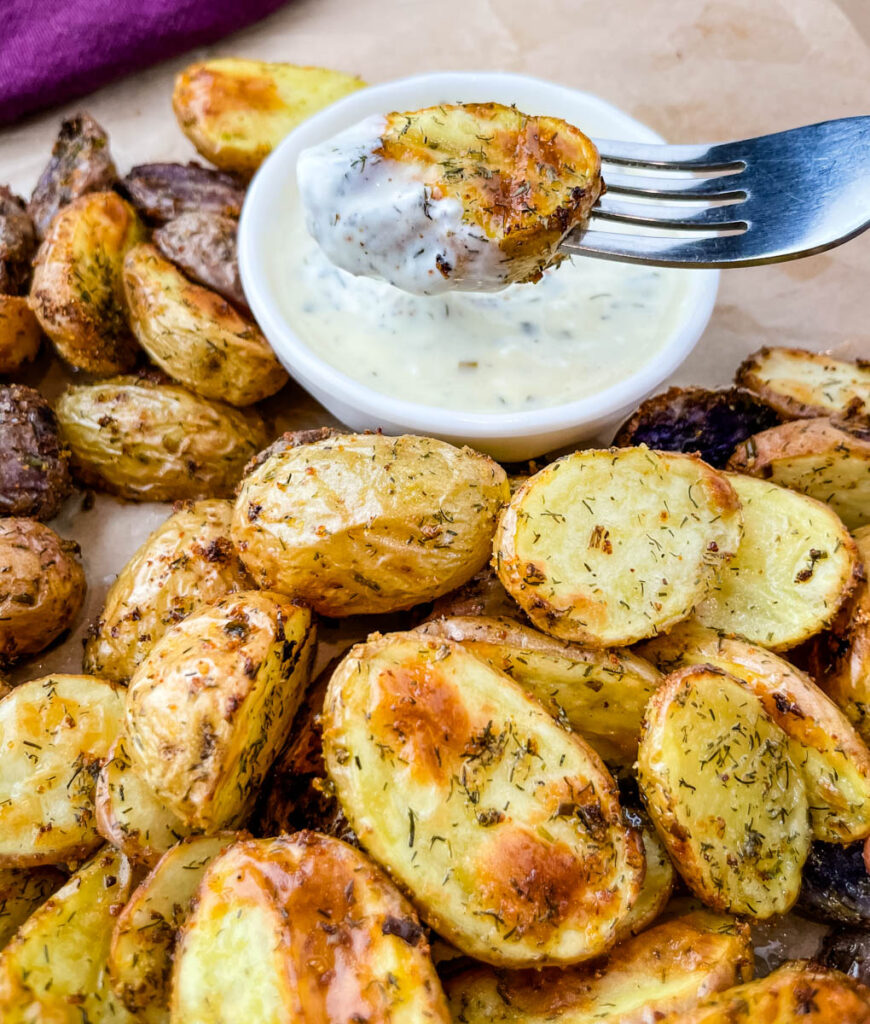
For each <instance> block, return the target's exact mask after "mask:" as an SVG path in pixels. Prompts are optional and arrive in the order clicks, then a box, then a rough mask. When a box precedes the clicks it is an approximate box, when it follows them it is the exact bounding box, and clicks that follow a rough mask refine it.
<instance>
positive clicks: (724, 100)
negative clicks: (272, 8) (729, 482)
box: [0, 0, 870, 952]
mask: <svg viewBox="0 0 870 1024" xmlns="http://www.w3.org/2000/svg"><path fill="white" fill-rule="evenodd" d="M206 54H223V55H227V54H232V55H241V56H251V57H258V58H262V59H271V60H287V61H292V62H295V63H301V64H319V65H326V66H332V67H336V68H340V69H342V70H345V71H351V72H356V73H358V74H360V75H361V76H362V77H363V78H365V79H367V80H368V81H370V82H378V81H385V80H387V79H389V78H394V77H399V76H402V75H408V74H415V73H419V72H421V71H432V70H450V69H461V70H470V69H489V70H502V71H516V72H527V73H530V74H534V75H538V76H541V77H544V78H549V79H552V80H554V81H557V82H560V83H562V84H565V85H569V86H574V87H577V88H581V89H585V90H588V91H591V92H596V93H598V94H599V95H601V96H603V97H604V98H605V99H608V100H610V101H611V102H613V103H615V104H617V105H618V106H620V107H622V108H624V109H625V110H626V111H628V112H629V113H630V114H632V115H634V116H635V117H637V118H639V119H640V120H642V121H645V122H647V123H648V124H649V125H651V126H652V127H653V128H655V129H656V130H657V131H659V132H660V133H661V134H662V135H663V136H664V137H665V138H667V139H669V140H670V141H673V142H687V143H688V142H713V141H721V140H725V139H729V138H739V137H747V136H751V135H755V134H762V133H765V132H772V131H777V130H780V129H785V128H790V127H794V126H796V125H799V124H807V123H810V122H813V121H820V120H825V119H827V118H833V117H844V116H848V115H850V114H864V113H868V108H870V0H609V2H608V0H526V2H523V0H441V2H440V3H438V4H430V3H422V2H412V0H297V2H295V3H291V4H290V5H289V6H288V7H286V8H285V9H283V10H282V11H279V12H278V13H276V14H275V15H273V16H272V17H271V18H269V19H268V20H266V21H264V22H261V23H260V24H259V25H256V26H254V27H252V28H250V29H248V30H246V31H244V32H242V33H240V34H238V35H237V36H235V37H233V38H231V39H227V40H225V41H223V42H222V43H221V44H219V45H217V46H214V47H211V48H209V49H208V50H202V51H197V52H195V53H193V54H190V55H187V56H186V57H184V58H180V59H178V60H173V61H170V62H167V63H166V64H163V65H161V66H159V67H156V68H154V69H152V70H150V71H147V72H145V73H143V74H139V75H137V76H135V77H133V78H130V79H127V80H125V81H123V82H121V83H118V84H116V85H113V86H111V87H108V88H106V89H104V90H101V91H100V92H98V93H96V94H94V95H93V96H91V97H88V98H87V99H86V100H84V101H81V102H77V103H75V104H72V105H70V107H69V109H75V108H77V107H79V106H86V107H87V109H89V110H90V111H91V112H92V113H93V114H94V116H95V117H96V118H97V119H98V120H99V121H100V122H101V123H102V124H103V125H104V126H105V127H106V128H107V130H108V131H109V133H110V135H111V139H112V149H113V153H114V155H115V159H116V162H117V164H118V167H119V169H120V170H121V171H122V173H123V172H124V171H126V170H127V168H128V167H129V166H131V165H132V164H133V163H136V162H144V161H154V160H165V159H183V160H186V159H189V158H192V157H194V156H195V154H194V151H193V148H192V147H191V146H190V144H189V143H188V142H187V141H186V140H185V139H184V137H183V136H182V135H181V133H180V131H179V130H178V129H177V127H176V125H175V122H174V119H173V116H172V113H171V109H170V102H169V100H170V94H171V88H172V79H173V75H174V74H175V72H176V71H177V70H178V69H179V68H181V67H183V66H184V65H185V64H186V63H188V62H189V61H190V60H193V59H196V58H198V57H202V56H204V55H206ZM60 113H61V111H52V112H50V113H48V114H45V115H43V116H40V117H38V118H35V119H32V120H30V121H28V122H26V123H24V124H21V125H19V126H16V127H13V128H10V129H7V130H5V131H3V132H0V181H9V182H10V183H11V184H12V185H13V187H15V188H16V189H17V190H19V191H20V192H22V193H24V194H29V192H30V189H31V188H32V186H33V183H34V181H35V179H36V177H37V175H38V174H39V171H40V170H41V168H42V166H43V164H44V163H45V161H46V159H47V154H48V150H49V148H50V145H51V142H52V139H53V136H54V133H55V131H56V125H57V121H58V118H59V116H60ZM580 127H582V125H581V126H580ZM868 292H870V233H867V234H866V235H864V236H863V237H861V238H858V239H856V240H854V241H852V242H850V243H849V244H848V245H846V246H844V247H842V248H840V249H837V250H834V251H832V252H830V253H825V254H822V255H819V256H815V257H812V258H809V259H805V260H801V261H798V262H795V263H790V264H783V265H780V266H776V267H761V268H752V269H745V270H734V271H729V272H726V273H724V274H723V278H722V285H721V289H720V293H719V302H718V305H717V307H716V311H715V313H714V315H713V319H712V321H711V323H710V326H709V328H708V329H707V331H706V333H705V335H704V337H703V338H702V340H701V342H700V344H699V345H698V347H697V349H696V350H695V352H694V353H693V355H692V356H691V357H690V358H689V360H688V361H687V362H686V364H685V365H684V366H683V367H682V368H681V369H680V371H678V373H677V374H676V375H675V376H674V380H675V381H676V382H679V383H689V382H696V383H704V384H714V385H717V384H725V383H727V382H729V381H730V379H731V376H732V374H733V372H734V369H735V367H736V365H737V363H738V362H739V361H740V360H741V359H742V358H743V357H744V356H745V355H746V354H747V353H749V352H751V351H752V350H754V349H756V348H758V347H759V346H761V345H764V344H783V343H784V344H794V345H798V346H803V347H807V348H812V349H816V350H820V351H821V350H825V351H830V352H832V353H834V354H837V355H842V356H845V357H855V356H859V355H863V356H864V357H868V358H870V300H868ZM33 379H34V380H35V381H36V382H38V383H39V384H40V386H42V387H43V389H44V390H45V392H46V393H47V394H48V395H49V396H53V395H54V394H55V393H56V391H57V389H58V387H59V386H60V384H61V383H62V381H63V379H64V375H63V373H62V372H61V371H60V370H59V369H58V367H57V366H56V365H55V366H51V367H49V366H48V362H47V360H45V359H44V360H43V361H42V363H41V364H40V366H39V367H37V369H36V370H35V371H34V373H33ZM273 404H274V405H275V406H276V407H277V406H280V407H281V408H282V412H283V414H282V415H281V417H280V420H281V425H282V426H287V425H291V424H292V425H293V426H298V425H311V424H316V423H319V422H324V421H325V418H326V417H325V414H324V413H323V412H322V411H321V410H320V409H319V407H318V406H316V404H315V403H314V402H313V401H312V400H310V399H308V398H307V396H305V395H304V394H302V393H301V392H300V391H299V390H298V389H296V388H292V387H291V388H288V389H287V390H286V391H284V392H282V395H281V396H280V398H279V400H278V402H277V403H273ZM372 425H373V426H376V424H372ZM166 512H167V509H166V507H165V506H159V505H142V506H136V505H123V504H121V503H118V502H115V501H114V500H113V499H110V498H106V497H102V496H100V497H98V499H97V502H96V505H95V506H94V508H93V509H92V510H90V511H88V512H81V511H80V501H79V500H78V499H71V501H70V503H69V505H68V508H67V510H66V511H65V513H64V515H63V516H62V517H61V519H60V520H59V522H58V523H57V524H56V525H57V526H58V528H59V529H60V531H61V532H62V533H65V534H66V535H68V536H74V537H75V538H76V539H78V540H79V541H80V542H81V544H82V548H83V557H84V563H85V569H86V572H87V576H88V584H89V592H88V598H87V602H86V607H85V610H84V612H83V614H82V616H81V620H80V623H79V625H78V627H77V628H76V630H75V631H74V633H73V635H72V636H71V637H70V639H69V640H68V641H67V642H66V643H64V644H62V645H60V646H58V647H56V648H55V649H54V650H52V651H50V652H48V653H47V654H46V655H45V656H44V657H43V658H41V659H39V660H38V661H36V662H32V663H30V664H29V665H27V666H25V667H23V668H21V669H20V670H19V671H17V672H16V678H18V679H25V678H33V677H35V676H37V675H40V674H42V673H44V672H48V671H61V670H66V671H75V670H77V669H79V667H80V652H81V636H82V633H83V631H84V629H85V627H86V625H87V623H88V621H90V620H91V619H92V618H93V617H95V616H96V614H97V613H98V611H99V608H100V606H101V604H102V601H103V597H104V595H105V591H106V588H107V586H108V585H109V583H110V582H111V580H112V579H113V578H114V575H115V574H116V573H117V572H118V570H119V569H120V567H121V566H122V565H123V563H124V562H125V561H126V559H127V558H129V556H130V555H131V554H132V553H133V551H134V550H135V549H136V548H137V547H138V545H139V544H140V543H141V541H142V540H143V539H144V538H145V537H146V536H147V534H148V533H149V532H150V530H151V529H153V528H154V526H156V525H157V524H158V523H159V522H160V521H161V520H162V519H163V518H164V517H165V515H166ZM779 930H780V927H779V926H778V925H777V926H774V927H773V931H777V932H778V931H779ZM787 930H788V931H789V932H790V933H791V934H794V929H792V928H789V929H787ZM817 935H818V930H817V929H816V928H815V927H810V926H801V931H800V933H799V938H801V941H802V943H803V945H799V946H798V947H797V949H795V952H811V951H812V949H813V947H814V944H815V941H816V937H817Z"/></svg>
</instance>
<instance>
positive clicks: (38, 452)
mask: <svg viewBox="0 0 870 1024" xmlns="http://www.w3.org/2000/svg"><path fill="white" fill-rule="evenodd" d="M0 438H2V439H3V444H2V447H0V516H32V517H33V518H34V519H53V518H54V517H55V516H56V515H57V514H58V512H60V509H61V506H62V505H63V502H64V499H65V498H66V497H67V495H68V494H69V493H70V491H71V490H72V481H71V480H70V475H69V452H67V451H66V450H65V448H64V447H63V445H62V444H61V443H60V438H59V436H58V426H57V417H56V416H55V415H54V413H53V412H52V409H51V406H50V405H49V404H48V402H46V400H45V399H44V398H43V397H42V395H40V393H39V392H38V391H34V389H33V388H28V387H24V386H23V385H21V384H9V385H6V386H5V387H4V386H2V385H0Z"/></svg>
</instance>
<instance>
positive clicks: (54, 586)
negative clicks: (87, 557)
mask: <svg viewBox="0 0 870 1024" xmlns="http://www.w3.org/2000/svg"><path fill="white" fill-rule="evenodd" d="M78 556H79V546H78V544H76V543H75V541H71V540H63V539H62V538H61V537H59V536H58V535H57V534H56V533H55V532H54V530H52V529H51V528H50V527H48V526H46V525H45V524H44V523H38V522H37V521H36V520H35V519H15V518H12V519H0V580H2V581H3V583H2V589H0V664H4V663H7V664H11V663H12V662H15V661H20V660H21V659H22V658H24V657H26V656H27V655H29V654H36V653H38V652H39V651H41V650H44V649H45V648H46V647H48V645H49V644H50V643H52V642H53V641H54V640H56V639H57V638H58V637H59V636H60V635H61V633H63V632H64V630H66V629H69V627H70V626H71V625H72V623H73V622H74V621H75V618H76V616H77V615H78V613H79V611H80V609H81V607H82V602H83V601H84V598H85V590H86V583H85V574H84V572H83V571H82V567H81V564H80V563H79V557H78Z"/></svg>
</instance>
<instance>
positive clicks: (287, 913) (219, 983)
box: [172, 832, 450, 1024]
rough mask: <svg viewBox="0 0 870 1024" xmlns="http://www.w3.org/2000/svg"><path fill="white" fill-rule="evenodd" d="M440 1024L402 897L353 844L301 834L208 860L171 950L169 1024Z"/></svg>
mask: <svg viewBox="0 0 870 1024" xmlns="http://www.w3.org/2000/svg"><path fill="white" fill-rule="evenodd" d="M294 1019H295V1020H300V1021H302V1020H305V1021H327V1020H338V1019H341V1020H347V1021H366V1022H368V1024H449V1021H450V1016H449V1013H448V1011H447V1004H446V1001H445V998H444V993H443V991H442V989H441V985H440V982H439V981H438V976H437V975H436V973H435V968H434V966H433V965H432V961H431V959H430V957H429V944H428V942H427V941H426V936H425V933H424V931H423V929H422V928H421V927H420V923H419V921H418V920H417V916H416V914H415V913H414V910H413V909H412V907H411V905H410V904H409V903H408V901H407V900H406V899H405V898H404V897H403V896H402V895H401V894H400V893H399V891H398V890H397V889H396V888H395V887H394V886H393V885H392V884H391V883H390V881H389V880H388V879H387V878H386V877H385V876H384V875H383V874H382V873H381V872H380V871H379V870H378V869H377V868H376V867H375V866H374V865H373V864H371V863H369V861H368V860H367V859H366V858H365V856H364V855H363V854H362V853H360V852H359V850H355V849H354V848H353V847H351V846H348V845H347V844H346V843H342V842H341V841H340V840H338V839H331V838H330V837H328V836H321V835H318V834H317V833H316V832H299V833H297V834H296V835H293V836H282V837H281V838H279V839H262V840H249V841H247V842H241V843H237V844H236V845H235V846H233V847H231V848H230V849H229V850H227V851H226V853H224V854H223V855H222V856H220V857H218V858H217V859H216V860H214V861H213V862H212V864H211V865H210V867H209V868H208V870H207V871H206V874H205V878H204V879H203V881H202V884H201V885H200V888H199V893H198V895H197V900H196V906H195V907H194V910H193V913H192V914H191V916H190V919H189V921H188V923H187V925H186V926H185V928H184V930H183V932H182V935H181V940H180V943H179V948H178V951H177V953H176V959H175V970H174V973H173V980H172V1021H173V1024H239V1022H240V1021H258V1022H261V1024H273V1022H274V1024H278V1022H279V1021H280V1022H283V1021H291V1020H294Z"/></svg>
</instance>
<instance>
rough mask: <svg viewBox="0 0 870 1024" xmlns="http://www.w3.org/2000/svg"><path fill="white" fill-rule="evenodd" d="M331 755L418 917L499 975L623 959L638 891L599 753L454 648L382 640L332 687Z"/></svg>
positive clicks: (634, 838) (345, 799)
mask: <svg viewBox="0 0 870 1024" xmlns="http://www.w3.org/2000/svg"><path fill="white" fill-rule="evenodd" d="M322 718H323V753H324V757H325V760H326V767H327V770H328V772H329V776H330V778H331V779H332V781H333V783H334V785H335V789H336V792H337V794H338V798H339V800H340V802H341V805H342V808H343V809H344V812H345V814H346V815H347V818H348V820H349V821H350V824H351V826H352V828H353V830H354V832H355V833H356V835H357V836H358V837H359V841H360V843H361V844H362V846H363V848H364V849H365V850H367V851H368V853H369V854H371V856H372V857H373V858H374V859H375V860H376V861H377V862H378V863H379V864H381V865H382V866H383V867H384V868H386V870H387V871H389V872H390V874H391V875H392V876H393V878H394V879H395V880H396V881H397V882H398V883H399V884H400V885H401V886H403V887H404V889H405V890H406V891H408V892H409V893H410V894H411V896H412V898H413V900H414V902H415V904H416V905H417V907H418V908H419V910H420V913H421V916H422V917H423V918H424V920H426V922H427V923H428V924H429V925H430V926H431V927H432V928H434V929H435V930H436V931H437V932H438V934H439V935H441V937H442V938H445V939H447V940H448V941H449V942H451V943H452V944H453V945H454V946H456V948H457V949H460V950H461V951H462V952H463V953H465V954H466V955H468V956H473V957H476V958H477V959H479V960H484V961H486V962H488V963H492V964H494V965H496V966H503V967H524V966H544V965H546V964H570V963H576V962H577V961H580V960H586V959H589V958H591V957H595V956H599V955H600V954H601V953H604V952H606V950H607V949H608V948H609V947H610V946H612V945H613V943H614V942H615V941H616V939H617V937H618V935H619V932H620V929H621V927H622V925H623V923H624V922H625V920H626V918H627V916H628V914H629V912H630V910H631V908H632V906H633V905H634V904H635V902H636V901H637V898H638V895H639V893H640V889H641V884H642V882H643V877H644V866H645V862H644V854H643V849H642V846H641V842H640V836H639V834H638V833H637V832H636V831H635V830H634V829H632V828H630V827H629V826H628V825H626V824H625V822H624V821H623V818H622V811H621V808H620V805H619V800H618V797H617V791H616V786H615V784H614V782H613V779H612V778H611V776H610V775H609V774H608V772H607V770H606V769H605V767H604V765H603V763H602V762H601V760H600V759H599V758H598V755H597V754H596V753H595V752H594V751H593V750H592V748H591V747H589V746H587V744H586V743H585V742H584V741H583V740H582V739H581V738H580V737H579V736H576V735H574V734H573V733H571V732H569V731H567V730H565V729H562V728H560V726H559V725H558V724H557V723H556V722H555V721H554V720H553V718H552V717H551V716H550V714H549V713H548V712H547V711H546V710H545V709H544V708H543V707H542V706H541V705H540V704H538V702H537V701H535V700H534V699H533V698H531V697H530V696H529V695H528V694H527V693H526V692H525V690H523V689H521V688H520V687H519V686H518V685H517V684H516V683H514V682H513V681H512V680H511V679H510V678H509V677H508V676H506V675H504V673H502V672H498V671H497V670H496V669H494V668H491V667H490V666H489V665H487V664H486V662H484V661H482V660H480V659H479V658H477V657H476V656H475V655H473V654H472V653H471V652H470V651H467V650H466V649H465V648H464V647H462V646H461V645H460V644H457V643H455V642H454V641H452V640H447V639H445V638H442V637H437V638H435V637H432V638H429V637H424V636H421V635H420V634H419V633H394V634H391V635H387V636H383V637H380V636H378V635H377V634H375V635H374V636H373V637H372V638H370V640H369V642H368V643H366V644H360V645H358V646H356V647H354V648H353V649H352V650H351V651H350V653H349V654H348V655H347V656H346V657H345V658H344V660H343V661H342V662H341V664H340V665H339V667H338V668H337V669H336V671H335V673H334V674H333V676H332V679H331V680H330V683H329V689H328V692H327V698H326V704H325V706H324V711H323V716H322Z"/></svg>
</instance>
